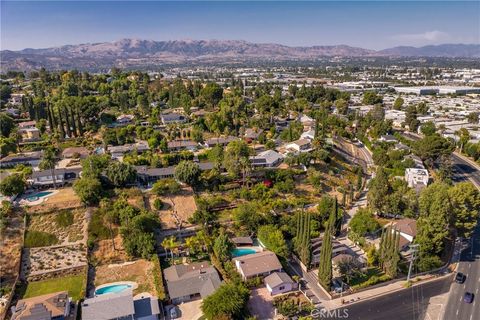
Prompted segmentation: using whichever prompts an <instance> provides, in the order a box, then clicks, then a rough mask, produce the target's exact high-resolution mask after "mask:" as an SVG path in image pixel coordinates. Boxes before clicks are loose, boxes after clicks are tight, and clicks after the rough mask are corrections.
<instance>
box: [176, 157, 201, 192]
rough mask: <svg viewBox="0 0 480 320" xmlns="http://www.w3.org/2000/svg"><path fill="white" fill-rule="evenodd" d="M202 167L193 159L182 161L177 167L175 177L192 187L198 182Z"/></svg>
mask: <svg viewBox="0 0 480 320" xmlns="http://www.w3.org/2000/svg"><path fill="white" fill-rule="evenodd" d="M199 177H200V167H199V166H198V164H196V163H195V162H193V161H186V160H183V161H181V162H180V163H179V164H178V165H177V167H176V168H175V178H176V179H177V180H178V181H180V182H183V183H186V184H188V185H190V186H192V187H194V186H196V185H197V184H198V180H199Z"/></svg>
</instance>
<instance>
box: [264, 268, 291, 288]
mask: <svg viewBox="0 0 480 320" xmlns="http://www.w3.org/2000/svg"><path fill="white" fill-rule="evenodd" d="M264 281H265V284H268V286H269V287H270V288H275V287H277V286H279V285H281V284H283V283H293V280H292V278H290V276H289V275H288V274H286V273H285V272H274V273H272V274H271V275H269V276H268V277H266V278H265V279H264Z"/></svg>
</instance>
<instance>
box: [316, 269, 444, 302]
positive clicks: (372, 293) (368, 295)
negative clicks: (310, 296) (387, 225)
mask: <svg viewBox="0 0 480 320" xmlns="http://www.w3.org/2000/svg"><path fill="white" fill-rule="evenodd" d="M445 276H449V274H448V275H445ZM439 278H441V277H435V276H433V275H430V274H428V275H423V276H418V277H415V278H413V279H412V280H416V281H415V283H412V286H416V285H418V284H424V283H425V281H429V280H436V279H439ZM417 279H420V280H421V281H420V280H417ZM405 283H406V280H399V281H396V282H394V283H390V284H388V285H385V286H380V287H378V288H374V289H370V290H365V291H361V292H358V293H353V294H350V295H346V296H343V297H340V298H336V299H332V300H326V301H322V304H323V306H324V307H325V308H327V309H328V310H333V309H337V308H341V307H345V306H348V305H349V304H352V303H355V302H363V301H365V300H368V299H373V298H376V297H378V296H382V295H385V294H390V293H393V292H395V291H398V290H402V289H406V287H405V286H404V285H405ZM342 301H343V303H342Z"/></svg>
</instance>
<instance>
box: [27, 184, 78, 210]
mask: <svg viewBox="0 0 480 320" xmlns="http://www.w3.org/2000/svg"><path fill="white" fill-rule="evenodd" d="M81 206H82V203H81V202H80V199H79V198H78V197H77V195H76V194H75V192H74V191H73V188H72V187H65V188H61V189H58V193H56V194H54V195H51V196H50V197H48V198H47V199H45V201H44V202H43V203H41V204H39V205H36V206H31V207H27V211H28V212H30V213H40V212H51V211H54V210H58V209H72V208H78V207H81Z"/></svg>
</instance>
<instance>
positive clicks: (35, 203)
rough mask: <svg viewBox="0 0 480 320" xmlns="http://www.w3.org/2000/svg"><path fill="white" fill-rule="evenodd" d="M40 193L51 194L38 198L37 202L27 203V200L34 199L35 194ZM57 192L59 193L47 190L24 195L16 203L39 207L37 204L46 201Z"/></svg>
mask: <svg viewBox="0 0 480 320" xmlns="http://www.w3.org/2000/svg"><path fill="white" fill-rule="evenodd" d="M40 192H51V193H50V194H48V195H46V196H43V197H40V198H39V199H38V200H35V201H28V198H29V197H34V196H35V195H36V194H37V193H40ZM58 192H59V191H58V190H54V189H48V190H44V191H36V192H32V193H28V194H24V195H22V197H21V198H20V199H19V200H18V203H19V204H20V205H22V206H36V205H39V204H41V203H43V202H45V201H47V200H48V198H49V197H51V196H53V195H55V194H57V193H58Z"/></svg>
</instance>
